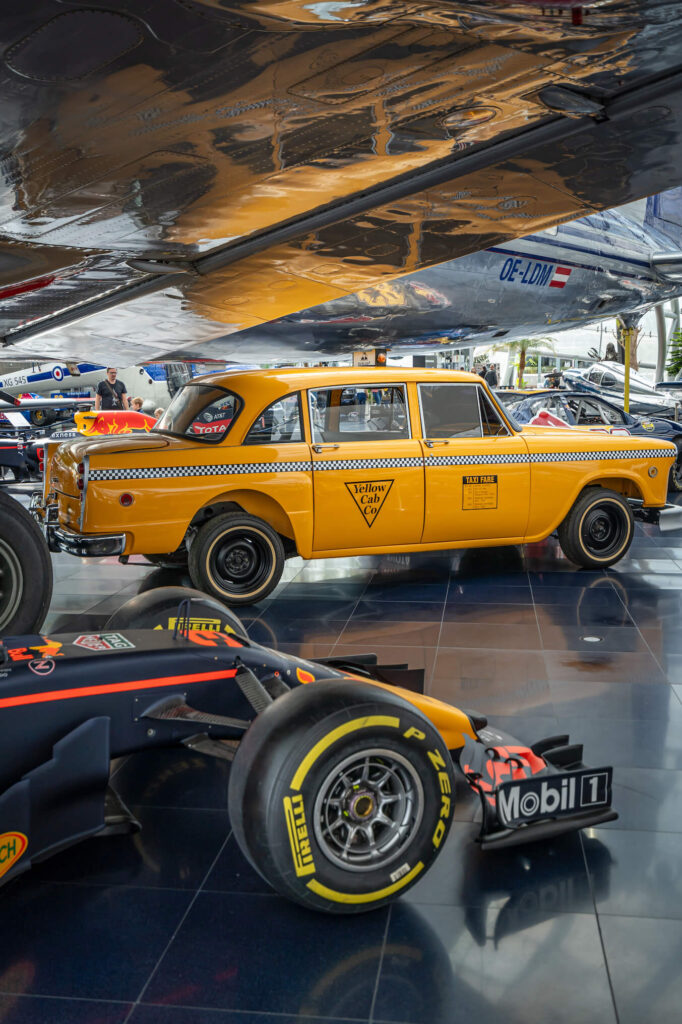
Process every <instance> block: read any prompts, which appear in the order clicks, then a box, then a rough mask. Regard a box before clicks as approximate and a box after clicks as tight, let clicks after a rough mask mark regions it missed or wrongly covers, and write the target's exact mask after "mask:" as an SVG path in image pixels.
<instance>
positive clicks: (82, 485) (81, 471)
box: [76, 462, 85, 498]
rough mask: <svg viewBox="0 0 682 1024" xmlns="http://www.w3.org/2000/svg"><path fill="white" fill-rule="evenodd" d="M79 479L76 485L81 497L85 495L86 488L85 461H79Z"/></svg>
mask: <svg viewBox="0 0 682 1024" xmlns="http://www.w3.org/2000/svg"><path fill="white" fill-rule="evenodd" d="M77 472H78V479H77V480H76V487H77V488H78V490H79V491H80V492H81V498H82V497H83V491H84V490H85V463H84V462H79V463H78V467H77Z"/></svg>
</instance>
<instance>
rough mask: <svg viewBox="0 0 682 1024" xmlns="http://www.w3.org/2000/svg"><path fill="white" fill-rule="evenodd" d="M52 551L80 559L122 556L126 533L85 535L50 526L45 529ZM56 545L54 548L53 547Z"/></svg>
mask: <svg viewBox="0 0 682 1024" xmlns="http://www.w3.org/2000/svg"><path fill="white" fill-rule="evenodd" d="M45 533H46V535H47V544H48V547H49V548H50V551H65V552H66V553H67V554H69V555H77V556H78V557H79V558H102V557H103V556H105V555H122V554H123V551H124V549H125V546H126V535H125V533H109V534H90V535H89V536H88V534H84V533H76V531H75V530H69V529H67V528H66V527H64V526H55V525H53V524H48V525H47V526H46V527H45ZM53 545H54V546H53Z"/></svg>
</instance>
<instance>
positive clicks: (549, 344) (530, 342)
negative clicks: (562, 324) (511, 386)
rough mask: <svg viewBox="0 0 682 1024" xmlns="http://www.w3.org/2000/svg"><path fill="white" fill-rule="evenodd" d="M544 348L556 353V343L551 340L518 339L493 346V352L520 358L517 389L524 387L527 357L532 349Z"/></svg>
mask: <svg viewBox="0 0 682 1024" xmlns="http://www.w3.org/2000/svg"><path fill="white" fill-rule="evenodd" d="M535 347H542V348H543V349H548V350H549V351H550V352H554V351H555V348H554V342H553V341H552V339H551V338H517V339H516V341H508V342H506V343H505V342H500V344H499V345H494V346H493V352H509V355H510V356H514V358H516V356H517V355H518V357H519V373H518V380H517V387H520V388H522V387H523V371H524V370H525V369H526V355H527V353H528V352H529V350H530V349H532V348H535Z"/></svg>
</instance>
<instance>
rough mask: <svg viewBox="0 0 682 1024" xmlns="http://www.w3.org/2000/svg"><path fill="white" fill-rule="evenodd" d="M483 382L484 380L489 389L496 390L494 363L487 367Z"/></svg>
mask: <svg viewBox="0 0 682 1024" xmlns="http://www.w3.org/2000/svg"><path fill="white" fill-rule="evenodd" d="M484 380H485V382H486V384H487V385H488V387H489V388H496V387H497V384H498V381H497V370H496V369H495V364H494V363H491V364H490V366H489V367H488V369H487V370H486V374H485V377H484Z"/></svg>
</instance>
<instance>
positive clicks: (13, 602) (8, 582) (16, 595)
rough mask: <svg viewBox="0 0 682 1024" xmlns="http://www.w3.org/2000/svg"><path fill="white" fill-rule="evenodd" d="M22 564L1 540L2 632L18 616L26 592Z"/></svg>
mask: <svg viewBox="0 0 682 1024" xmlns="http://www.w3.org/2000/svg"><path fill="white" fill-rule="evenodd" d="M22 581H23V573H22V571H21V563H20V562H19V559H18V558H17V556H16V553H15V552H14V551H13V550H12V548H11V547H10V546H9V545H8V544H7V543H6V542H5V541H4V540H2V538H0V631H2V630H3V629H4V628H5V626H6V625H7V623H8V622H10V621H11V620H12V618H13V617H14V615H15V614H16V611H17V608H18V607H19V605H20V603H21V597H22V594H23V592H24V587H23V582H22Z"/></svg>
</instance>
